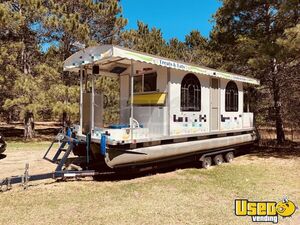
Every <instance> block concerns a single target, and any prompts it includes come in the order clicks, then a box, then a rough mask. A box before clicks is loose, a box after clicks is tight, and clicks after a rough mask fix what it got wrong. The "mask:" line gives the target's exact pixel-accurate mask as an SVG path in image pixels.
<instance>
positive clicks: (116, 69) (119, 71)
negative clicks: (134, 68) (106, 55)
mask: <svg viewBox="0 0 300 225" xmlns="http://www.w3.org/2000/svg"><path fill="white" fill-rule="evenodd" d="M126 69H127V68H126V67H121V66H115V67H114V68H112V69H111V70H110V72H111V73H117V74H120V73H123V72H124V71H125V70H126Z"/></svg>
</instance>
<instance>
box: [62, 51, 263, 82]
mask: <svg viewBox="0 0 300 225" xmlns="http://www.w3.org/2000/svg"><path fill="white" fill-rule="evenodd" d="M120 59H127V60H134V61H138V62H143V63H149V64H154V65H158V66H162V67H167V68H172V69H176V70H183V71H186V72H190V73H198V74H203V75H207V76H211V77H217V78H223V79H228V80H234V81H240V82H243V83H249V84H255V85H259V84H260V81H259V80H257V79H254V78H250V77H245V76H241V75H237V74H234V73H228V72H224V71H219V70H215V69H211V68H208V67H204V66H197V65H193V64H189V63H184V62H179V61H175V60H171V59H167V58H163V57H159V56H154V55H150V54H146V53H141V52H137V51H133V50H130V49H126V48H123V47H119V46H113V45H99V46H94V47H89V48H86V49H83V50H81V51H78V52H76V53H75V54H73V55H71V56H70V57H69V58H67V59H66V60H65V62H64V67H63V68H64V71H74V72H78V71H79V70H80V68H81V67H85V66H87V65H92V64H102V63H107V62H113V61H116V60H117V61H118V60H120Z"/></svg>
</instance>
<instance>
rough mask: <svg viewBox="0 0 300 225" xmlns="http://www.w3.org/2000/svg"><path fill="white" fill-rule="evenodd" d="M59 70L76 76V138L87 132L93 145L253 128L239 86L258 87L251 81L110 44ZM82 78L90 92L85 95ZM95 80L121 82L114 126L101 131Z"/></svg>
mask: <svg viewBox="0 0 300 225" xmlns="http://www.w3.org/2000/svg"><path fill="white" fill-rule="evenodd" d="M64 70H65V71H70V72H76V73H77V74H78V73H79V74H80V77H81V88H80V90H81V95H80V96H81V99H80V125H79V127H78V136H79V137H83V138H84V136H85V134H86V133H87V132H91V135H92V141H94V142H98V143H99V142H100V139H101V135H103V134H105V135H106V137H107V143H108V144H111V145H122V144H128V143H130V144H135V143H145V142H154V141H160V140H168V139H172V140H175V139H180V138H186V137H198V136H205V135H212V134H223V133H225V134H226V133H232V132H244V131H252V130H253V129H254V125H253V114H252V113H251V112H244V111H243V109H244V99H243V98H244V93H243V85H244V84H245V83H248V84H253V85H258V84H259V81H258V80H256V79H253V78H249V77H244V76H240V75H237V74H232V73H227V72H223V71H218V70H215V69H210V68H207V67H203V66H196V65H192V64H188V63H183V62H178V61H174V60H171V59H166V58H163V57H158V56H154V55H149V54H146V53H141V52H136V51H133V50H129V49H125V48H122V47H117V46H112V45H103V46H96V47H89V48H87V49H84V50H81V51H79V52H77V53H75V54H74V55H72V56H70V57H69V58H68V59H67V60H66V61H65V62H64ZM87 74H90V76H89V77H90V79H91V82H92V88H91V91H88V90H84V83H85V79H86V77H87V76H86V75H87ZM95 76H118V77H119V78H120V79H119V81H120V121H119V124H109V125H107V124H106V127H104V125H103V116H102V114H103V95H105V93H95V88H94V77H95ZM246 108H247V107H246Z"/></svg>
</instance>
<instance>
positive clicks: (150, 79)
mask: <svg viewBox="0 0 300 225" xmlns="http://www.w3.org/2000/svg"><path fill="white" fill-rule="evenodd" d="M155 91H157V73H156V72H152V73H147V74H142V75H137V76H134V80H133V92H134V93H143V92H155Z"/></svg>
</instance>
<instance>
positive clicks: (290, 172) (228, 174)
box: [0, 142, 300, 225]
mask: <svg viewBox="0 0 300 225" xmlns="http://www.w3.org/2000/svg"><path fill="white" fill-rule="evenodd" d="M43 144H45V146H46V143H42V145H43ZM48 144H49V143H48ZM10 145H11V146H13V147H14V148H19V147H20V143H14V142H12V143H10ZM21 146H22V147H23V145H22V144H21ZM26 147H28V148H30V149H35V148H38V147H39V149H41V148H40V147H41V145H40V143H33V144H32V145H30V144H28V145H27V143H26ZM0 165H1V161H0ZM299 170H300V158H299V157H287V158H275V157H272V156H270V157H260V156H258V155H254V156H253V155H252V156H248V155H245V156H241V157H238V158H236V159H235V161H234V162H233V163H231V164H223V165H221V166H215V167H212V168H211V169H208V170H204V169H196V168H188V169H179V170H176V171H173V172H168V173H162V174H156V175H152V176H146V177H141V178H135V179H131V180H122V181H102V182H101V181H98V182H96V181H90V180H82V181H69V182H54V181H52V180H49V181H46V182H43V183H39V184H36V183H32V184H33V185H32V186H30V187H29V189H28V190H26V191H24V190H22V189H21V188H19V187H15V188H13V190H11V191H8V192H4V193H0V209H1V210H0V224H233V225H234V224H253V223H252V222H251V218H250V217H246V218H244V217H236V216H235V215H234V199H236V198H247V199H249V200H275V201H279V200H280V199H281V198H282V197H283V196H288V197H289V198H290V200H292V201H294V202H295V203H296V204H297V205H298V206H299V204H300V194H299V190H300V181H299V173H298V171H299ZM299 214H300V213H299V211H297V212H296V214H295V215H294V216H293V217H292V218H288V219H285V220H282V219H281V218H280V219H279V224H299V223H298V222H299V221H298V220H299V219H300V218H299Z"/></svg>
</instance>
